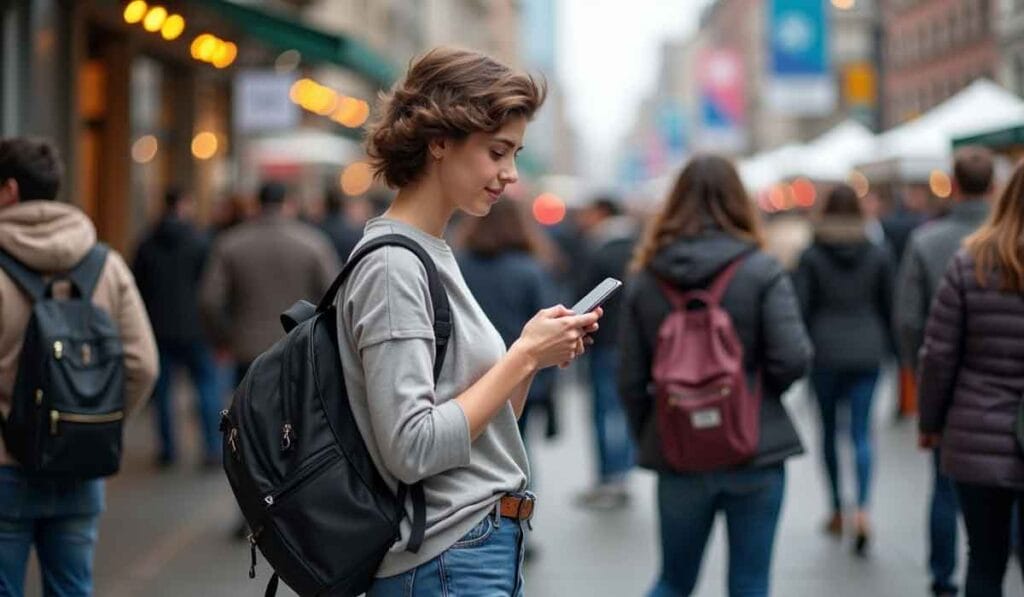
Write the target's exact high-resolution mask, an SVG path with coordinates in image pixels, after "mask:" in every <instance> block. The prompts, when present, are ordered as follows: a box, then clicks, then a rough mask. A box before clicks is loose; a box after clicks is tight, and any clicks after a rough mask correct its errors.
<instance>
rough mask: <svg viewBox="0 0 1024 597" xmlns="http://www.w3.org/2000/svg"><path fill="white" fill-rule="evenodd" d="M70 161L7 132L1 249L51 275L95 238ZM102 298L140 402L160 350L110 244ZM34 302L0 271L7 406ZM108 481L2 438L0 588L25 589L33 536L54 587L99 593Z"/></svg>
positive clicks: (2, 591)
mask: <svg viewBox="0 0 1024 597" xmlns="http://www.w3.org/2000/svg"><path fill="white" fill-rule="evenodd" d="M60 178H61V165H60V161H59V158H58V156H57V155H56V152H55V151H54V150H53V149H52V148H51V147H50V146H49V145H47V144H46V143H43V142H38V141H33V140H29V139H23V138H12V139H0V249H3V250H4V251H6V252H7V253H8V254H9V255H11V256H12V257H14V258H15V259H17V260H18V261H20V262H21V263H22V264H24V265H26V266H28V267H29V268H31V269H33V270H35V271H38V272H41V273H43V274H44V275H45V274H50V273H52V274H56V273H62V272H66V271H68V270H70V269H71V268H72V267H73V266H75V265H76V264H77V263H78V262H79V260H81V259H82V257H83V256H85V254H86V253H87V252H88V251H89V249H90V248H91V247H92V246H93V244H95V243H96V229H95V227H94V226H93V224H92V222H91V221H90V220H89V218H88V217H87V216H86V215H85V214H84V213H82V211H81V210H79V209H78V208H77V207H75V206H73V205H70V204H66V203H60V202H57V201H54V200H53V199H54V198H55V197H56V194H57V189H58V187H59V185H60ZM92 301H93V303H94V304H95V305H96V306H98V307H101V308H102V309H104V310H106V311H107V312H108V313H110V315H111V318H112V319H113V321H114V322H115V324H116V325H117V326H118V328H119V330H120V333H121V340H122V343H123V346H124V360H125V402H126V405H127V408H128V411H129V412H132V411H134V410H138V408H139V407H140V406H141V405H142V404H143V403H144V401H145V398H147V397H148V396H149V395H150V392H151V391H152V389H153V384H154V382H155V381H156V377H157V368H158V365H157V363H158V361H157V351H156V343H155V341H154V339H153V331H152V329H151V327H150V324H149V319H148V317H147V315H146V309H145V307H144V305H143V303H142V300H141V298H140V297H139V292H138V289H137V288H136V286H135V281H134V279H133V277H132V274H131V270H130V269H129V268H128V266H127V265H126V264H125V262H124V259H123V258H122V257H121V256H120V255H119V254H118V253H116V252H115V251H110V252H109V254H108V257H107V261H106V265H105V266H104V269H103V272H102V274H101V276H100V280H99V283H98V284H97V286H96V291H95V293H94V294H93V297H92ZM30 310H31V302H30V299H29V297H28V296H27V295H26V294H25V293H24V292H23V291H22V290H21V289H20V288H19V287H18V286H17V285H16V284H15V282H14V281H13V280H11V278H10V277H9V276H8V275H7V274H6V272H4V271H2V270H0V415H3V416H4V417H6V416H7V414H8V412H9V410H10V401H11V394H12V391H13V388H14V380H15V375H16V373H17V370H18V363H19V356H20V352H21V346H22V338H23V335H24V333H25V328H26V326H27V325H28V319H29V316H30ZM102 509H103V481H102V479H93V480H87V481H79V480H67V479H39V478H30V477H28V476H26V475H24V474H23V473H22V472H21V470H20V468H19V466H18V464H17V462H16V461H15V460H14V459H13V458H12V457H11V455H10V454H9V453H8V452H7V450H6V446H4V445H3V444H2V442H0V595H21V594H22V591H23V584H24V578H25V571H26V564H27V561H28V552H29V550H30V548H31V547H32V545H33V544H35V547H36V553H37V556H38V558H39V563H40V568H41V572H42V576H43V585H44V590H45V593H46V594H47V595H71V594H74V595H79V594H81V595H90V594H92V592H93V591H92V554H93V549H94V546H95V541H96V535H97V521H98V518H99V513H100V511H101V510H102Z"/></svg>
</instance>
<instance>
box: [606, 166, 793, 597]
mask: <svg viewBox="0 0 1024 597" xmlns="http://www.w3.org/2000/svg"><path fill="white" fill-rule="evenodd" d="M762 244H763V237H762V233H761V223H760V221H759V218H758V215H757V212H756V210H755V207H754V204H753V202H752V201H750V199H749V197H748V196H747V194H746V191H745V190H744V188H743V183H742V182H740V179H739V175H738V174H737V173H736V170H735V168H734V167H733V165H732V164H731V163H730V162H729V161H727V160H725V159H723V158H721V157H717V156H709V155H705V156H697V157H694V158H693V159H691V160H690V162H689V163H688V164H687V165H686V167H685V168H684V169H683V171H682V173H681V174H680V175H679V177H678V179H677V180H676V182H675V185H674V187H673V188H672V191H671V192H670V194H669V196H668V200H667V201H666V203H665V206H664V208H663V209H662V211H661V212H660V213H659V214H658V215H657V216H655V218H654V220H653V221H652V222H651V224H650V226H649V228H648V230H647V233H646V234H645V236H644V237H643V239H642V240H641V243H640V245H639V247H638V249H637V252H636V255H635V257H634V260H633V262H632V266H631V269H632V271H633V272H634V273H633V275H632V277H631V278H630V280H629V283H628V284H627V286H626V292H625V296H624V299H623V305H622V320H621V321H620V322H619V333H620V334H619V337H620V339H621V344H620V350H621V355H622V358H621V364H620V369H619V391H620V392H621V395H622V399H623V403H624V404H625V406H626V412H627V414H628V416H629V422H630V426H631V430H632V432H633V434H634V436H635V437H636V440H637V445H638V448H639V451H638V464H639V465H640V466H642V467H644V468H648V469H651V470H654V471H656V472H657V474H658V489H657V492H658V493H657V495H658V498H657V499H658V514H659V526H660V531H661V571H660V573H659V577H658V581H657V583H656V584H655V586H654V588H653V589H652V590H651V591H650V593H649V594H650V595H652V596H662V595H671V596H676V595H689V594H690V593H691V592H692V591H693V589H694V586H695V585H696V582H697V576H698V574H699V572H700V566H701V561H702V559H703V555H704V548H705V546H706V544H707V540H708V537H709V536H710V534H711V529H712V527H713V525H714V521H715V517H716V515H717V514H718V513H719V512H722V513H724V514H725V518H726V522H727V526H728V549H729V558H728V559H729V572H728V587H729V594H730V595H734V596H738V595H744V596H763V595H768V593H769V584H770V572H771V560H772V550H773V546H774V542H775V530H776V527H777V524H778V519H779V513H780V511H781V508H782V497H783V490H784V486H785V468H784V462H785V460H786V459H787V458H789V457H790V456H794V455H796V454H800V453H802V452H803V448H802V446H801V444H800V439H799V437H798V436H797V434H796V430H795V429H794V427H793V423H792V421H791V420H790V417H789V415H788V413H787V412H786V409H785V407H784V406H783V404H782V401H781V395H782V393H783V392H784V391H785V390H786V389H787V388H788V387H789V386H790V385H791V384H792V383H793V382H794V381H796V380H797V379H799V378H800V377H802V376H803V374H804V372H805V371H806V370H807V367H808V365H809V364H810V360H811V353H812V349H811V344H810V341H809V339H808V337H807V333H806V331H805V330H804V325H803V322H802V320H801V318H800V310H799V307H798V305H797V297H796V293H795V291H794V290H793V285H792V283H791V282H790V279H789V276H788V275H787V274H786V273H785V272H784V271H783V269H782V267H781V266H780V265H779V263H778V262H777V261H776V260H775V259H774V258H773V257H770V256H768V255H767V254H766V253H764V252H763V251H762V250H761V246H762ZM733 274H734V277H733V278H732V281H731V282H730V283H728V284H727V285H726V286H725V287H724V288H718V289H717V291H718V292H721V293H722V294H721V296H720V301H719V303H718V304H719V305H720V306H721V308H722V309H724V311H725V312H726V314H727V316H728V319H729V323H730V324H731V327H732V328H733V330H734V332H735V335H736V336H738V340H739V341H740V342H741V343H742V353H743V361H742V363H741V368H742V369H741V371H740V373H741V375H743V377H744V378H745V379H746V382H747V387H748V388H750V389H754V388H755V387H759V388H760V396H761V403H760V406H759V407H758V409H757V411H756V412H755V413H754V415H755V424H756V425H757V429H758V435H759V438H760V439H759V441H758V443H757V447H756V449H755V451H754V453H753V455H752V456H751V457H750V458H749V459H748V460H747V461H746V462H744V463H743V464H741V465H739V466H723V467H718V468H714V467H708V468H709V469H710V470H702V471H689V472H679V471H677V470H675V469H674V468H673V467H671V466H670V465H669V464H668V459H669V457H671V458H672V459H673V460H674V459H675V458H676V457H677V456H678V454H668V452H667V450H666V440H667V439H669V438H668V437H667V436H666V434H664V433H662V430H661V427H662V423H663V422H665V421H662V420H661V419H662V416H663V412H667V411H663V410H662V409H661V407H660V406H659V407H658V408H656V397H655V396H654V395H652V393H651V387H652V383H653V382H654V376H653V375H652V366H653V364H654V362H655V360H656V358H657V354H656V350H657V349H658V348H659V346H660V343H659V330H660V329H661V326H662V323H663V322H665V321H666V319H667V318H668V317H672V316H675V315H677V314H682V313H685V312H686V309H687V308H688V307H692V305H682V306H681V308H680V310H678V311H675V310H674V309H673V306H672V303H670V300H669V299H670V298H671V297H670V295H668V294H666V291H665V290H663V287H662V284H665V285H667V286H668V287H669V288H671V289H672V292H673V293H675V292H677V290H697V291H702V290H703V289H705V288H707V287H708V286H709V285H710V286H714V285H715V284H714V281H716V280H720V279H722V278H721V276H722V275H733ZM673 300H675V299H673ZM704 300H705V303H704V304H705V308H710V305H708V303H707V302H706V301H707V300H713V299H712V298H711V297H710V296H708V295H705V299H704ZM702 356H704V355H701V354H694V355H693V358H692V360H690V359H687V360H690V362H689V365H690V366H693V367H696V368H698V369H699V364H700V361H699V359H701V358H702ZM680 364H683V363H680ZM758 377H759V378H760V380H759V381H758ZM659 404H660V402H659ZM753 406H756V404H753V403H751V404H739V403H730V404H729V405H728V408H730V409H738V410H748V409H751V408H752V407H753ZM694 416H695V417H696V423H694V424H696V425H698V426H699V427H701V428H702V429H703V430H704V431H705V432H707V433H709V434H713V433H718V432H719V430H721V429H722V423H723V421H722V417H723V416H724V415H723V414H722V410H720V409H717V408H716V409H708V410H707V411H706V412H703V413H701V412H700V411H697V412H695V413H694ZM666 429H667V426H666ZM668 430H669V431H673V430H672V429H668ZM716 437H717V436H716ZM708 447H710V446H708V445H705V444H702V443H699V442H694V443H691V444H687V445H685V446H682V447H681V448H680V449H682V450H685V451H686V452H687V454H692V455H694V459H699V458H701V457H702V455H704V454H707V455H708V456H710V450H707V449H706V448H708Z"/></svg>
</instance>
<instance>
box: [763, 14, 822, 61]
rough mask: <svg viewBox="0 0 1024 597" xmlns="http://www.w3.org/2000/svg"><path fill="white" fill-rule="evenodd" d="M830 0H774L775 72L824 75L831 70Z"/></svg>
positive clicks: (770, 15)
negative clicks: (829, 44) (829, 50)
mask: <svg viewBox="0 0 1024 597" xmlns="http://www.w3.org/2000/svg"><path fill="white" fill-rule="evenodd" d="M827 5H828V2H827V0H771V9H770V12H769V28H768V31H770V32H771V48H770V49H771V65H772V74H773V75H777V76H778V75H781V76H792V75H823V74H827V73H828V70H829V59H828V58H829V56H828V54H829V52H828V12H827V10H828V9H827Z"/></svg>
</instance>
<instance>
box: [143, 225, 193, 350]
mask: <svg viewBox="0 0 1024 597" xmlns="http://www.w3.org/2000/svg"><path fill="white" fill-rule="evenodd" d="M208 254H209V242H208V239H207V237H206V236H205V235H203V234H202V233H201V232H199V231H198V230H196V228H195V227H194V226H192V225H191V224H189V223H188V222H185V221H183V220H180V219H178V218H176V217H165V218H164V219H162V220H160V222H159V223H158V224H157V225H156V226H155V227H154V228H153V230H152V231H151V232H150V233H149V235H147V237H146V238H145V240H143V241H142V244H140V245H139V249H138V251H136V253H135V261H134V263H132V271H133V273H134V274H135V282H136V284H138V286H139V294H141V295H142V300H143V302H145V303H146V310H147V311H148V312H149V320H150V321H151V322H153V332H154V334H155V335H156V339H157V340H158V341H161V342H182V343H187V342H194V341H197V340H202V339H203V338H204V335H203V330H202V327H201V321H200V317H199V279H200V277H201V276H202V272H203V267H204V265H205V263H206V258H207V256H208Z"/></svg>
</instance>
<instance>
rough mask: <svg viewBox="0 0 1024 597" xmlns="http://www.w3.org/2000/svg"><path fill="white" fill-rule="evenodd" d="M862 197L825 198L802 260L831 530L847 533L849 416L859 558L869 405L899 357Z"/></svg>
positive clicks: (885, 260)
mask: <svg viewBox="0 0 1024 597" xmlns="http://www.w3.org/2000/svg"><path fill="white" fill-rule="evenodd" d="M864 230H865V226H864V215H863V213H862V212H861V207H860V201H859V200H858V198H857V193H856V192H855V191H854V190H853V189H852V188H850V187H849V186H848V185H845V184H842V185H838V186H836V187H835V188H834V189H832V191H831V192H830V193H829V194H828V196H827V197H826V198H825V205H824V209H823V210H822V214H821V219H820V221H819V222H818V223H817V225H816V227H815V233H814V242H813V243H811V246H810V247H808V248H807V250H806V251H804V253H803V255H801V257H800V265H799V267H798V268H797V275H796V286H797V292H798V294H799V295H800V306H801V310H802V312H803V315H804V321H805V322H806V324H807V329H808V331H809V332H810V334H811V339H812V341H813V343H814V366H813V367H812V370H811V384H812V386H813V387H814V394H815V396H816V397H817V399H818V406H819V412H820V415H821V438H822V440H821V441H822V447H823V449H822V454H823V457H824V462H825V471H826V473H827V475H828V480H829V489H830V494H831V502H830V504H831V507H832V513H831V516H830V517H829V519H828V521H827V523H826V525H825V530H826V532H828V533H830V534H832V535H833V536H837V537H838V536H841V535H842V532H843V503H842V492H841V491H840V474H839V463H838V458H837V456H836V419H837V416H836V413H837V411H838V410H839V409H840V408H844V409H845V408H848V409H849V413H850V418H849V420H850V437H851V438H852V440H853V448H854V450H853V452H854V458H855V461H856V470H857V509H856V511H855V513H854V516H853V519H852V524H853V530H854V550H855V552H856V553H857V554H861V555H863V554H864V552H865V550H866V549H867V545H868V540H869V538H870V532H871V527H870V522H869V519H868V498H869V496H870V491H871V401H872V397H873V396H874V394H875V383H876V382H877V381H878V372H879V369H880V367H881V365H882V359H883V358H885V355H886V354H892V353H894V352H895V341H894V339H893V335H892V325H890V322H891V321H892V316H891V313H892V292H893V276H894V271H893V270H894V265H893V260H892V257H891V255H890V254H889V251H888V250H887V249H885V248H882V247H879V246H878V245H876V244H874V243H872V242H871V241H870V240H868V238H867V235H866V234H865V232H864Z"/></svg>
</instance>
